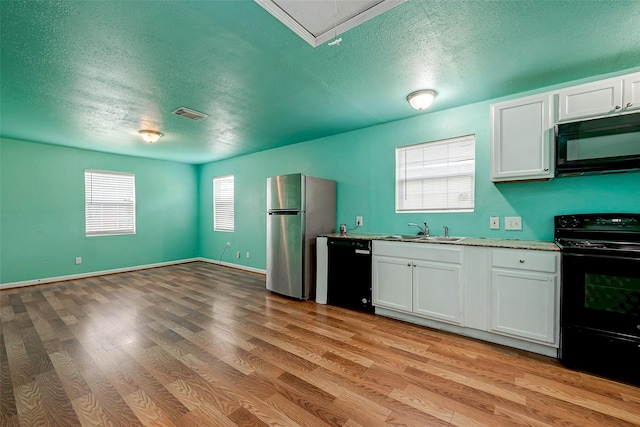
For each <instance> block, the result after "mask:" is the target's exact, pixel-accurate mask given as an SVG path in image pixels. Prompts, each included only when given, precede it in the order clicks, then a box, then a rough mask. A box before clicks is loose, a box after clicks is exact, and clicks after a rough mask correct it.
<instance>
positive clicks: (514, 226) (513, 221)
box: [504, 216, 522, 230]
mask: <svg viewBox="0 0 640 427" xmlns="http://www.w3.org/2000/svg"><path fill="white" fill-rule="evenodd" d="M504 229H505V230H522V217H519V216H505V217H504Z"/></svg>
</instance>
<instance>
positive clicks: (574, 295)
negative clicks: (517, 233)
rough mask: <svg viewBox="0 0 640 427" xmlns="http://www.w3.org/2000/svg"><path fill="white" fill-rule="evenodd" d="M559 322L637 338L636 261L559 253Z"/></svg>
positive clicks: (639, 282)
mask: <svg viewBox="0 0 640 427" xmlns="http://www.w3.org/2000/svg"><path fill="white" fill-rule="evenodd" d="M561 323H562V325H563V327H582V328H589V329H594V330H599V331H604V332H611V333H614V334H623V335H627V336H629V337H637V338H640V258H633V257H625V256H601V255H599V254H597V255H596V254H576V253H570V252H563V255H562V311H561Z"/></svg>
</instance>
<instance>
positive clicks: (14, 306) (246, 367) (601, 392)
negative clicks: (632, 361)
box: [0, 263, 640, 427]
mask: <svg viewBox="0 0 640 427" xmlns="http://www.w3.org/2000/svg"><path fill="white" fill-rule="evenodd" d="M264 282H265V280H264V276H262V275H258V274H253V273H247V272H243V271H239V270H234V269H230V268H225V267H220V266H217V265H212V264H206V263H191V264H183V265H178V266H171V267H163V268H156V269H150V270H144V271H138V272H132V273H123V274H116V275H110V276H102V277H95V278H89V279H82V280H74V281H68V282H61V283H56V284H48V285H40V286H34V287H28V288H18V289H10V290H4V291H0V308H1V314H2V328H1V335H0V343H1V346H0V373H1V375H0V376H1V387H0V393H1V394H0V410H1V416H0V424H1V425H3V426H4V425H8V426H9V425H20V426H49V425H51V426H55V425H64V426H66V425H72V426H79V425H82V426H140V425H154V426H174V425H175V426H189V427H191V426H265V425H268V426H314V427H315V426H325V425H332V426H352V427H353V426H363V427H375V426H386V425H389V426H448V425H455V426H478V425H487V426H501V425H506V426H512V425H532V426H544V425H553V426H567V425H576V426H625V425H640V388H637V387H632V386H629V385H624V384H620V383H616V382H613V381H609V380H605V379H601V378H597V377H594V376H591V375H587V374H581V373H578V372H574V371H570V370H567V369H565V368H563V367H561V366H560V365H559V364H558V363H557V362H556V361H555V360H553V359H549V358H545V357H541V356H535V355H532V354H528V353H524V352H520V351H515V350H511V349H508V348H505V347H500V346H495V345H491V344H487V343H483V342H480V341H475V340H471V339H467V338H463V337H458V336H456V335H451V334H447V333H441V332H438V331H434V330H431V329H427V328H423V327H419V326H413V325H409V324H405V323H402V322H397V321H394V320H391V319H386V318H383V317H378V316H375V315H370V314H364V313H358V312H353V311H349V310H345V309H341V308H337V307H331V306H323V305H317V304H315V303H313V302H299V301H293V300H289V299H286V298H283V297H280V296H277V295H274V294H271V293H269V292H267V291H266V290H265V289H264ZM639 369H640V368H639Z"/></svg>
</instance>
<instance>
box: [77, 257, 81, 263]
mask: <svg viewBox="0 0 640 427" xmlns="http://www.w3.org/2000/svg"><path fill="white" fill-rule="evenodd" d="M76 264H82V257H81V256H77V257H76Z"/></svg>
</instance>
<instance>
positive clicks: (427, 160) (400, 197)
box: [396, 135, 475, 212]
mask: <svg viewBox="0 0 640 427" xmlns="http://www.w3.org/2000/svg"><path fill="white" fill-rule="evenodd" d="M474 203H475V135H468V136H463V137H459V138H452V139H447V140H442V141H434V142H427V143H423V144H418V145H410V146H406V147H398V148H396V211H397V212H423V211H463V212H465V211H473V209H474Z"/></svg>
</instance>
